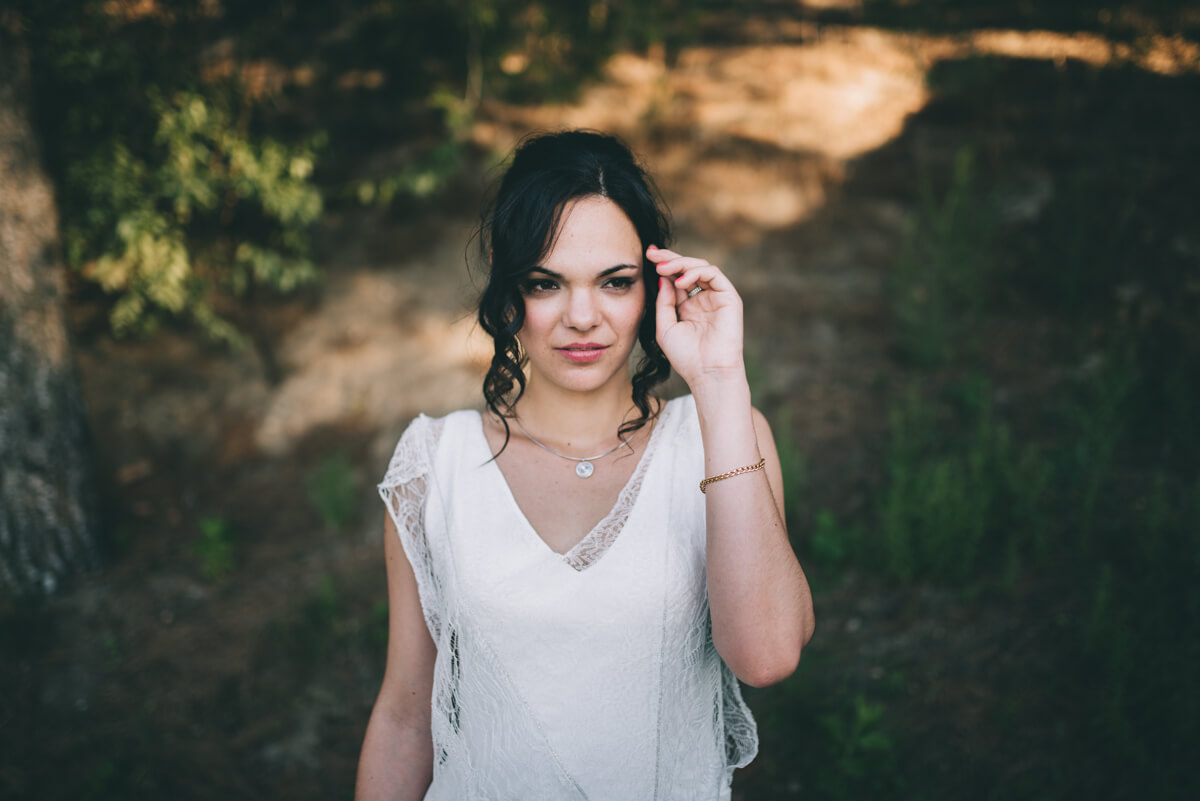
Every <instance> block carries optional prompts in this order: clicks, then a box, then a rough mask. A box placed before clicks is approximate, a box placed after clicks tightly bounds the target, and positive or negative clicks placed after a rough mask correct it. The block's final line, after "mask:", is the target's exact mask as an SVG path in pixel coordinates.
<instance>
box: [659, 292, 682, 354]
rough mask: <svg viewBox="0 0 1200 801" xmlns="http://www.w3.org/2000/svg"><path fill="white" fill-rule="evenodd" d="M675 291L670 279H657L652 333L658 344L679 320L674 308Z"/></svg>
mask: <svg viewBox="0 0 1200 801" xmlns="http://www.w3.org/2000/svg"><path fill="white" fill-rule="evenodd" d="M676 292H677V290H676V289H675V288H674V287H673V286H671V281H670V279H667V278H659V279H658V298H657V300H655V302H654V335H655V338H656V339H657V340H658V344H659V346H661V345H662V342H663V337H664V336H665V335H666V333H667V331H668V330H670V328H671V326H673V325H675V324H676V323H678V322H679V312H678V311H676V310H675V305H676V302H677V301H676V300H675V295H676Z"/></svg>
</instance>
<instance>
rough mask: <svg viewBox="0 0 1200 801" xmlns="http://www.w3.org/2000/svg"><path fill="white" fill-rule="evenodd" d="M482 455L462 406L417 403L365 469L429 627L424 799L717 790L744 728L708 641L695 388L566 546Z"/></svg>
mask: <svg viewBox="0 0 1200 801" xmlns="http://www.w3.org/2000/svg"><path fill="white" fill-rule="evenodd" d="M491 456H492V454H491V451H490V449H489V446H488V443H487V440H486V438H485V436H484V433H483V427H482V420H481V418H480V415H479V413H478V412H476V411H459V412H454V413H452V414H449V415H447V416H446V417H443V418H437V419H434V418H429V417H426V416H423V415H422V416H421V417H418V418H417V419H416V420H414V421H413V422H412V424H411V425H410V426H409V427H408V429H407V430H406V431H405V432H404V435H403V436H402V437H401V439H400V442H399V444H398V445H397V446H396V451H395V453H394V455H393V457H392V460H391V462H390V464H389V466H388V471H387V474H386V476H385V477H384V480H383V482H382V483H380V485H379V492H380V495H381V496H382V498H383V500H384V502H385V503H386V504H387V508H388V512H389V514H390V515H391V516H392V519H393V521H394V522H395V524H396V529H397V531H398V532H399V535H400V540H401V543H402V544H403V547H404V552H405V554H406V555H407V557H408V559H409V561H410V562H411V563H412V567H413V572H414V575H415V576H416V579H417V588H418V592H419V595H420V600H421V609H422V612H423V614H424V616H425V621H426V624H427V625H428V627H429V632H430V634H431V635H432V637H433V641H434V643H435V644H436V645H437V659H436V663H435V666H434V676H433V698H432V721H433V722H432V728H433V751H434V768H433V781H432V783H431V785H430V787H429V790H428V792H427V793H426V795H425V799H426V801H449V800H450V799H456V800H466V799H469V800H471V801H475V800H478V801H484V800H485V799H486V800H487V801H538V800H539V799H546V800H547V801H550V800H551V799H553V800H554V801H560V800H561V801H565V800H566V799H590V801H608V800H610V799H611V801H641V800H642V799H646V800H647V801H649V800H650V799H653V800H654V801H668V800H669V801H675V800H678V801H698V800H699V799H713V800H714V801H718V800H719V799H728V798H729V795H730V782H731V780H732V776H733V771H734V769H735V768H738V767H742V766H744V765H746V764H747V763H749V762H750V760H752V759H753V758H754V756H755V754H756V753H757V750H758V735H757V731H756V727H755V723H754V719H753V717H752V716H751V714H750V711H749V709H747V707H746V705H745V703H744V702H743V700H742V697H741V692H740V690H739V687H738V683H737V679H736V678H735V677H734V676H733V673H732V672H731V671H730V670H729V668H728V667H727V666H726V665H725V663H724V662H723V661H722V660H721V658H720V656H719V655H718V654H717V652H716V649H715V648H714V647H713V644H712V636H711V625H710V620H709V610H708V598H707V592H706V589H705V561H704V553H705V527H704V514H705V513H704V502H703V496H702V495H701V494H700V492H699V491H698V489H697V484H698V482H699V481H700V479H701V478H703V470H704V453H703V445H702V443H701V439H700V428H699V422H698V419H697V416H696V407H695V402H694V400H693V399H692V398H691V396H685V397H682V398H677V399H675V400H672V401H670V402H668V403H667V404H666V406H665V407H664V409H663V411H662V413H661V414H660V416H659V419H658V421H657V423H656V424H655V428H654V431H653V432H652V434H651V436H650V440H649V443H648V444H647V447H646V450H645V451H644V453H643V455H642V456H641V458H640V461H639V463H638V465H637V467H636V468H635V470H634V472H633V475H632V476H631V477H630V479H629V482H628V484H626V486H625V488H624V489H623V490H622V492H621V494H620V496H619V497H618V500H617V503H616V505H615V506H614V507H613V509H612V511H610V512H609V514H608V515H607V516H606V517H605V518H604V519H603V520H601V521H600V522H599V523H598V524H597V525H596V527H595V528H594V529H593V530H592V531H591V532H590V533H589V534H588V535H587V536H585V537H584V538H583V540H582V541H580V543H579V544H578V545H576V546H575V547H574V548H572V549H571V550H570V551H568V552H567V553H565V554H559V553H556V552H555V551H553V550H551V548H550V547H549V546H548V545H547V544H546V543H545V541H544V540H542V538H541V537H540V536H538V534H537V532H536V531H535V530H534V529H533V527H532V526H531V525H530V524H529V522H528V520H527V519H526V518H525V516H524V514H523V513H522V512H521V510H520V508H519V507H518V505H517V503H516V501H515V499H514V498H513V496H512V493H511V491H510V490H509V487H508V484H507V483H506V481H505V479H504V476H503V474H502V473H501V471H500V469H499V467H498V466H497V465H496V464H495V463H494V462H492V461H490V460H491ZM601 469H603V468H601Z"/></svg>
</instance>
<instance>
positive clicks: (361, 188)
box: [353, 139, 463, 206]
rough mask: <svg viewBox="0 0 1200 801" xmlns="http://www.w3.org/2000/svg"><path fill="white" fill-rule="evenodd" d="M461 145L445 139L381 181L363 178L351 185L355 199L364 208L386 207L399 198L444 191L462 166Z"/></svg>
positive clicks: (425, 195)
mask: <svg viewBox="0 0 1200 801" xmlns="http://www.w3.org/2000/svg"><path fill="white" fill-rule="evenodd" d="M462 158H463V144H462V143H461V142H460V141H458V140H457V139H448V140H446V141H444V142H441V143H440V144H438V145H437V146H436V147H434V148H433V149H432V150H431V151H430V152H429V153H427V154H425V155H424V156H423V157H420V158H418V159H416V160H415V161H414V163H411V164H406V165H405V166H404V167H401V168H400V169H399V170H397V171H395V172H393V173H390V174H387V175H384V176H382V177H380V178H364V179H362V180H360V181H358V182H356V183H355V184H354V187H353V191H354V195H355V197H356V198H357V199H358V201H359V202H360V203H362V204H363V205H378V206H387V205H389V204H390V203H391V202H392V201H393V200H394V199H396V198H397V197H398V196H402V195H405V196H409V197H415V198H425V197H429V196H430V195H433V194H436V193H437V192H439V191H441V190H442V189H444V188H445V186H446V184H447V183H449V181H450V180H451V179H452V178H453V177H454V176H455V175H457V174H458V172H459V170H460V169H461V167H462Z"/></svg>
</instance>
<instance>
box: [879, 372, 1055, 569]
mask: <svg viewBox="0 0 1200 801" xmlns="http://www.w3.org/2000/svg"><path fill="white" fill-rule="evenodd" d="M958 397H959V403H958V404H957V408H956V409H947V408H945V407H944V406H943V407H939V406H937V405H934V404H931V403H929V402H927V401H926V400H925V399H924V398H922V396H921V395H920V393H919V392H917V391H916V390H915V388H912V387H910V389H909V391H908V393H907V395H906V397H905V399H904V401H903V402H902V403H901V404H900V405H899V406H897V407H895V408H893V410H892V412H891V414H890V424H891V426H890V428H891V441H890V445H889V449H888V485H887V489H886V491H885V494H884V498H883V503H882V515H881V516H882V520H881V529H882V531H881V534H882V538H881V542H880V543H879V547H878V551H877V552H878V559H879V564H880V567H882V568H883V570H884V571H885V572H886V573H888V574H889V575H892V576H895V577H897V578H901V579H911V578H914V577H917V576H922V577H928V578H934V579H938V580H942V581H963V580H965V579H969V578H973V577H975V576H977V575H979V574H980V573H981V572H983V571H985V570H986V569H987V568H988V566H989V565H993V564H995V561H996V560H995V557H997V556H1000V555H1005V554H1007V555H1008V558H1010V559H1011V558H1014V556H1013V550H1012V549H1014V548H1018V547H1021V546H1023V545H1024V544H1026V543H1033V544H1035V545H1036V543H1037V542H1038V541H1039V538H1038V534H1039V512H1040V511H1041V508H1042V501H1043V498H1044V497H1045V493H1046V490H1047V488H1048V486H1049V481H1050V477H1051V468H1050V464H1049V462H1048V461H1047V460H1046V459H1045V457H1044V456H1042V454H1041V453H1040V452H1039V451H1038V450H1037V449H1036V448H1034V447H1033V446H1026V447H1024V448H1020V447H1018V446H1016V445H1015V444H1013V442H1012V438H1011V435H1010V433H1009V429H1008V427H1007V426H1005V425H1004V424H1003V423H1000V422H998V421H997V420H996V419H995V415H994V411H993V408H992V402H991V390H990V385H989V384H988V382H987V381H986V380H984V379H982V378H979V377H976V378H973V379H971V380H969V381H967V382H966V383H964V384H963V385H961V386H960V387H958ZM989 557H990V558H989Z"/></svg>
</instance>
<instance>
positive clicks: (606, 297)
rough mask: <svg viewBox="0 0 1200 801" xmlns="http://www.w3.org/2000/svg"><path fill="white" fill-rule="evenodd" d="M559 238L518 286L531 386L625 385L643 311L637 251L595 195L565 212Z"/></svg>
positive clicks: (619, 219) (628, 232)
mask: <svg viewBox="0 0 1200 801" xmlns="http://www.w3.org/2000/svg"><path fill="white" fill-rule="evenodd" d="M560 228H561V230H560V232H559V235H558V238H557V240H556V241H555V243H554V246H553V248H551V250H550V252H549V253H548V254H547V255H546V257H545V259H543V261H542V263H541V264H540V265H538V266H537V267H535V268H533V270H532V271H530V273H529V275H528V276H526V278H525V279H524V280H523V281H522V283H521V294H522V295H523V296H524V298H525V324H524V325H523V326H522V327H521V333H520V338H521V345H522V347H523V348H524V350H525V353H526V355H527V356H528V357H529V367H530V381H531V386H535V385H536V384H537V383H538V382H541V381H548V382H550V383H552V384H555V385H557V386H559V387H561V388H563V389H567V390H570V391H574V392H589V391H592V390H596V389H600V388H601V387H604V386H606V385H608V384H609V383H610V382H613V381H623V382H628V381H629V378H628V372H627V367H626V364H627V362H628V359H629V354H630V352H631V351H632V350H633V346H634V344H635V343H636V342H637V331H638V325H639V324H640V322H641V319H642V312H643V310H644V309H645V305H646V287H645V284H644V282H643V280H642V244H641V240H639V239H638V235H637V230H636V229H635V228H634V227H633V223H632V222H630V220H629V218H628V217H626V216H625V212H623V211H621V208H620V207H619V206H618V205H617V204H615V203H613V202H612V201H611V200H609V199H607V198H604V197H600V196H597V195H592V196H588V197H584V198H579V199H577V200H574V201H572V202H571V203H569V204H568V205H567V207H566V208H565V209H564V210H563V215H562V220H561V222H560Z"/></svg>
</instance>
